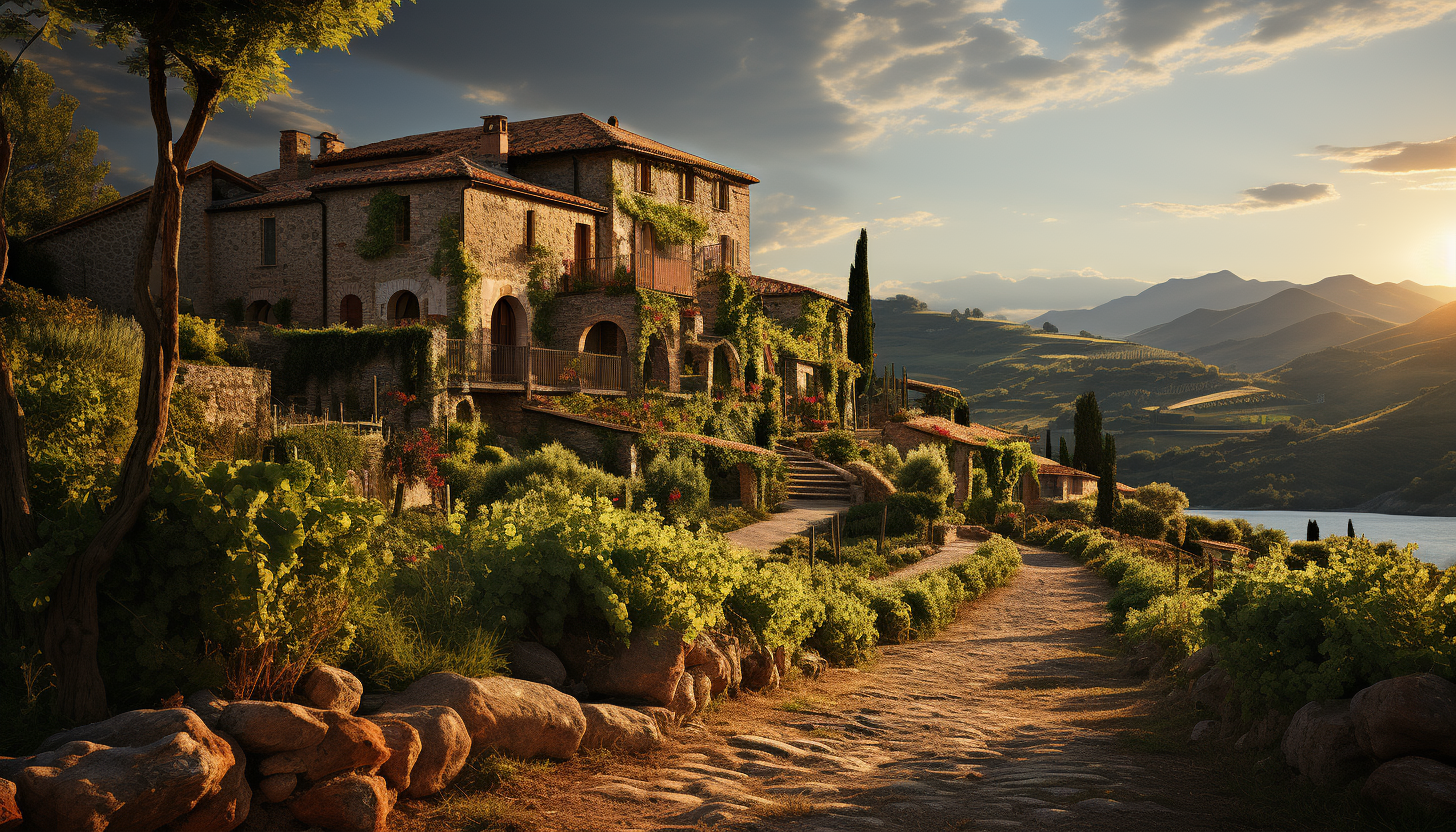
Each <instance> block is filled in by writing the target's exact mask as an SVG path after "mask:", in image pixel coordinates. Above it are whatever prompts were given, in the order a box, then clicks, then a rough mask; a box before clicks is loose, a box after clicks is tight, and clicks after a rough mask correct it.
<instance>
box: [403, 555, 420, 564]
mask: <svg viewBox="0 0 1456 832" xmlns="http://www.w3.org/2000/svg"><path fill="white" fill-rule="evenodd" d="M417 560H419V558H417V557H415V556H414V555H405V556H404V562H405V563H414V562H415V561H417Z"/></svg>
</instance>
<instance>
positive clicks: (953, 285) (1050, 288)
mask: <svg viewBox="0 0 1456 832" xmlns="http://www.w3.org/2000/svg"><path fill="white" fill-rule="evenodd" d="M1148 286H1149V283H1148V282H1147V281H1144V280H1133V279H1131V278H1125V277H1101V276H1098V275H1081V274H1072V275H1056V276H1046V277H1041V276H1037V277H1025V278H1022V279H1020V280H1015V279H1012V278H1009V277H1003V276H1002V275H1000V274H997V273H994V272H981V273H977V274H970V275H964V276H962V277H953V278H950V279H948V280H930V281H923V282H918V283H893V284H889V283H887V284H884V285H881V286H876V287H875V294H876V295H886V296H889V295H893V294H897V293H903V294H907V295H913V296H914V297H916V298H919V299H920V300H921V301H924V302H925V305H926V306H928V307H930V308H931V309H934V310H937V311H940V312H948V311H950V310H952V309H970V308H978V309H980V310H982V311H983V312H985V313H986V314H987V315H996V314H1002V313H1005V314H1007V315H1011V316H1015V317H1017V318H1022V317H1025V316H1026V315H1030V314H1032V312H1034V311H1037V310H1041V309H1047V308H1049V307H1051V306H1096V305H1097V304H1099V303H1102V302H1103V301H1106V300H1109V299H1111V298H1115V297H1118V296H1119V295H1125V294H1127V293H1128V292H1139V291H1142V290H1143V289H1146V288H1148Z"/></svg>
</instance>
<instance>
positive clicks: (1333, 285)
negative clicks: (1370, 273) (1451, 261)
mask: <svg viewBox="0 0 1456 832" xmlns="http://www.w3.org/2000/svg"><path fill="white" fill-rule="evenodd" d="M1302 288H1304V289H1305V290H1306V291H1308V292H1309V293H1311V294H1314V295H1318V296H1320V297H1322V298H1324V299H1325V300H1328V301H1334V302H1335V303H1338V304H1340V305H1341V306H1348V307H1350V308H1351V309H1357V310H1359V312H1360V314H1361V315H1367V316H1369V317H1371V318H1379V319H1381V320H1385V321H1391V322H1393V323H1397V324H1403V323H1409V322H1410V321H1414V320H1415V319H1416V318H1419V317H1420V316H1422V315H1424V314H1426V313H1427V312H1430V311H1431V310H1433V309H1435V308H1436V307H1438V306H1440V305H1441V304H1443V303H1446V302H1447V301H1443V300H1439V299H1437V298H1436V297H1435V296H1433V295H1431V294H1429V292H1430V291H1431V290H1430V287H1424V286H1423V287H1421V288H1422V289H1425V290H1426V291H1425V292H1422V291H1420V290H1412V289H1411V288H1410V287H1408V286H1403V285H1401V284H1399V283H1371V282H1370V281H1368V280H1363V279H1361V278H1358V277H1356V276H1355V275H1353V274H1337V275H1335V276H1334V277H1327V278H1325V279H1324V280H1321V281H1319V282H1318V283H1311V284H1309V285H1308V286H1304V287H1302Z"/></svg>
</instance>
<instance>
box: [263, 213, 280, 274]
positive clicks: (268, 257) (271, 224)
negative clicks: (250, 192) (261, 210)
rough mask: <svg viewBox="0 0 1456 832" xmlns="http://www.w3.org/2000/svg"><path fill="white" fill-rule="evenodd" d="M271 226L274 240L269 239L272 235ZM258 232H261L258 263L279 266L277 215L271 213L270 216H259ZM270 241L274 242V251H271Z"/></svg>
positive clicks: (272, 246)
mask: <svg viewBox="0 0 1456 832" xmlns="http://www.w3.org/2000/svg"><path fill="white" fill-rule="evenodd" d="M270 228H271V229H272V234H271V236H272V240H269V236H270V234H269V229H270ZM258 234H259V246H258V249H259V251H258V255H259V257H258V264H259V265H260V266H269V267H273V266H277V265H278V217H277V216H275V215H271V214H270V215H269V216H266V217H259V218H258ZM270 242H271V244H272V245H271V248H272V251H271V252H270V251H269V248H270V245H269V244H270Z"/></svg>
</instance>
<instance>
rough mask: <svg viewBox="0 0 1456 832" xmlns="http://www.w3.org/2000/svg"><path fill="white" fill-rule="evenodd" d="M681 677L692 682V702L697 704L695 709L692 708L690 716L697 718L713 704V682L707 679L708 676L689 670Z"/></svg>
mask: <svg viewBox="0 0 1456 832" xmlns="http://www.w3.org/2000/svg"><path fill="white" fill-rule="evenodd" d="M683 676H685V677H687V678H689V679H692V680H693V701H694V702H696V703H697V707H695V708H693V713H692V716H697V715H698V714H700V713H702V712H703V711H705V710H707V709H708V706H709V705H711V704H713V680H712V679H709V678H708V674H706V673H704V672H702V671H701V670H696V669H694V670H689V671H688V672H687V673H684V674H683Z"/></svg>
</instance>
